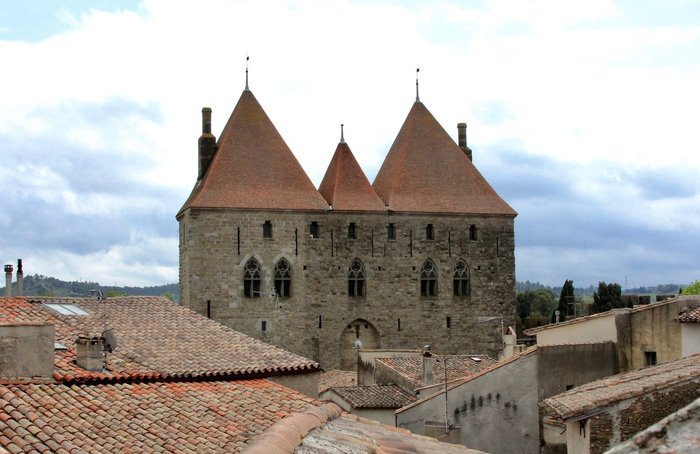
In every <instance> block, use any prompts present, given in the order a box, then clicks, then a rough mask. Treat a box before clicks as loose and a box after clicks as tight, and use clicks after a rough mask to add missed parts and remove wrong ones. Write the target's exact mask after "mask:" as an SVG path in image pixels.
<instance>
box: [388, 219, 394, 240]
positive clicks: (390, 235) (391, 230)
mask: <svg viewBox="0 0 700 454" xmlns="http://www.w3.org/2000/svg"><path fill="white" fill-rule="evenodd" d="M386 238H387V239H388V240H395V239H396V225H395V224H393V223H389V225H387V226H386Z"/></svg>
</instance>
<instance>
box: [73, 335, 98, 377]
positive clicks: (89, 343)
mask: <svg viewBox="0 0 700 454" xmlns="http://www.w3.org/2000/svg"><path fill="white" fill-rule="evenodd" d="M103 349H104V338H102V337H100V336H92V337H88V336H78V339H77V340H76V341H75V363H76V364H77V365H78V366H79V367H82V368H83V369H85V370H89V371H92V372H102V370H103V369H104V360H103V358H102V350H103Z"/></svg>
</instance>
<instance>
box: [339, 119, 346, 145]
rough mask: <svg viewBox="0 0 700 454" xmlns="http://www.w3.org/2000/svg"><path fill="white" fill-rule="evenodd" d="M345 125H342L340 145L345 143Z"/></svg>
mask: <svg viewBox="0 0 700 454" xmlns="http://www.w3.org/2000/svg"><path fill="white" fill-rule="evenodd" d="M344 126H345V125H344V124H343V123H341V124H340V143H345V134H344V132H343V127H344Z"/></svg>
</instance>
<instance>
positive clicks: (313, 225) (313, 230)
mask: <svg viewBox="0 0 700 454" xmlns="http://www.w3.org/2000/svg"><path fill="white" fill-rule="evenodd" d="M309 235H310V236H311V238H318V222H316V221H314V222H312V223H311V226H310V227H309Z"/></svg>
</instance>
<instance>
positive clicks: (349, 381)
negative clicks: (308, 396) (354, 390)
mask: <svg viewBox="0 0 700 454" xmlns="http://www.w3.org/2000/svg"><path fill="white" fill-rule="evenodd" d="M355 385H357V372H355V371H351V370H329V371H327V372H323V373H322V374H321V376H320V377H318V393H319V394H321V393H322V392H323V391H325V390H327V389H328V388H335V387H337V386H355Z"/></svg>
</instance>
